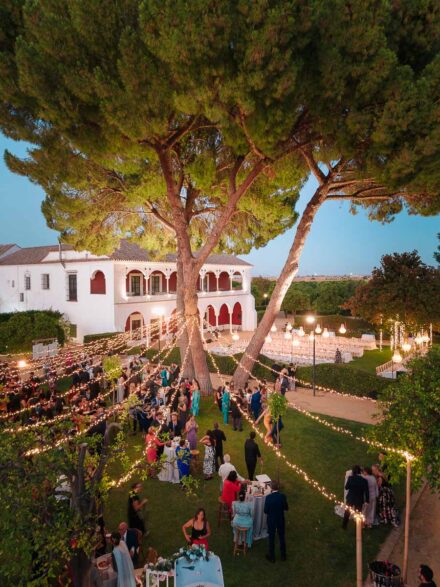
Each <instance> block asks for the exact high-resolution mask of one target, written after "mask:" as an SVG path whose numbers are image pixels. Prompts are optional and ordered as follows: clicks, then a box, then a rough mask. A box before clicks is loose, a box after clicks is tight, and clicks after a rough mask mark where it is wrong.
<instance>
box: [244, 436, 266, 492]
mask: <svg viewBox="0 0 440 587" xmlns="http://www.w3.org/2000/svg"><path fill="white" fill-rule="evenodd" d="M255 436H256V434H255V432H254V431H253V430H252V432H251V433H250V434H249V438H248V439H247V440H246V442H245V443H244V460H245V461H246V467H247V470H248V477H249V480H250V481H253V479H254V474H255V469H256V466H257V460H258V459H260V463H261V464H263V459H262V457H261V453H260V448H259V446H258V444H257V443H256V442H255Z"/></svg>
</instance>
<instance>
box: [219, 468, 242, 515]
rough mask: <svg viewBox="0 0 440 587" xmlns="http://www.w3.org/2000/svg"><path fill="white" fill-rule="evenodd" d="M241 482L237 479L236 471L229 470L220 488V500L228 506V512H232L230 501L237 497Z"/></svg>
mask: <svg viewBox="0 0 440 587" xmlns="http://www.w3.org/2000/svg"><path fill="white" fill-rule="evenodd" d="M240 488H241V483H240V481H239V480H238V475H237V471H231V472H230V473H229V475H228V476H227V478H226V479H225V482H224V483H223V489H222V501H223V503H225V504H226V505H227V506H228V510H229V512H232V503H233V502H234V501H236V499H237V493H238V492H239V491H240Z"/></svg>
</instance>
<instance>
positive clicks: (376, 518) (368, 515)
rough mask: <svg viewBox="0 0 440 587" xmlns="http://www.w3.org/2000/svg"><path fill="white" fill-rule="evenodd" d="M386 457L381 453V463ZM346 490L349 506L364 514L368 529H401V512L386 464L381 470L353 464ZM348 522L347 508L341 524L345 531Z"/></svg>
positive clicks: (346, 481)
mask: <svg viewBox="0 0 440 587" xmlns="http://www.w3.org/2000/svg"><path fill="white" fill-rule="evenodd" d="M383 458H384V455H383V454H381V455H380V460H381V461H383ZM344 489H345V502H346V504H347V505H349V506H351V507H352V508H355V509H356V510H358V511H360V512H362V513H363V514H364V517H365V524H364V525H365V527H366V528H372V527H373V526H378V525H379V524H391V525H392V526H394V527H398V526H399V524H400V517H399V512H398V510H397V508H396V500H395V496H394V491H393V488H392V486H391V476H390V475H389V474H388V473H387V470H386V465H384V466H383V467H382V468H381V466H380V465H379V464H375V465H373V466H372V467H368V466H367V467H361V466H359V465H354V466H353V467H352V468H351V470H350V471H347V473H346V475H345V485H344ZM349 519H350V511H349V510H348V509H347V510H345V512H344V519H343V522H342V527H343V528H344V529H345V528H346V527H347V525H348V521H349Z"/></svg>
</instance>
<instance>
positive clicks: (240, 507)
mask: <svg viewBox="0 0 440 587" xmlns="http://www.w3.org/2000/svg"><path fill="white" fill-rule="evenodd" d="M245 497H246V492H245V491H240V493H239V494H238V501H233V502H232V515H233V518H232V522H231V525H232V528H233V533H234V542H236V541H237V537H238V532H237V528H247V529H248V531H247V532H246V544H247V547H248V548H250V547H251V546H252V529H253V525H254V519H253V515H254V507H253V503H252V502H251V501H245Z"/></svg>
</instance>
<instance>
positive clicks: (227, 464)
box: [218, 455, 244, 491]
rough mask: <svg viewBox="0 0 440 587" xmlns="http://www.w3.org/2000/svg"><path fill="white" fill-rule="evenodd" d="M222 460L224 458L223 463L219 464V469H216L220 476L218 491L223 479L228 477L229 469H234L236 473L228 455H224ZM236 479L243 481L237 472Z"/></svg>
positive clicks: (221, 487)
mask: <svg viewBox="0 0 440 587" xmlns="http://www.w3.org/2000/svg"><path fill="white" fill-rule="evenodd" d="M223 460H224V463H223V464H222V465H220V467H219V470H218V474H219V477H220V491H221V490H222V489H223V483H224V481H225V479H227V478H228V475H229V473H230V472H231V471H235V472H236V473H237V469H236V468H235V467H234V465H233V464H232V463H231V457H230V455H224V456H223ZM237 479H238V481H241V482H242V483H243V481H244V478H243V477H241V476H240V475H239V474H238V473H237Z"/></svg>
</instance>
